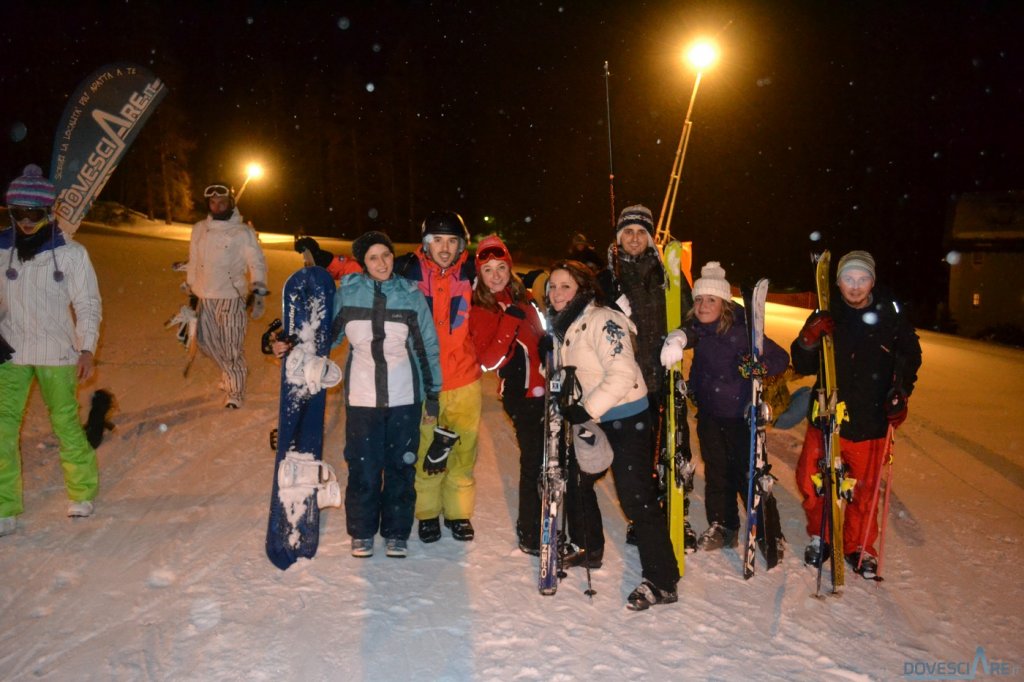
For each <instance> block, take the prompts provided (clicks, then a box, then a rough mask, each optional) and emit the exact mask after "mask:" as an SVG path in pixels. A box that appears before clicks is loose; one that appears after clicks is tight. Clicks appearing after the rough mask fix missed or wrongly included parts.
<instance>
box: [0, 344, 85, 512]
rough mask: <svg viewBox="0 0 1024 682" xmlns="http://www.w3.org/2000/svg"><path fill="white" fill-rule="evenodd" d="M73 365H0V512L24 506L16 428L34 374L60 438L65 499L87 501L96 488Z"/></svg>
mask: <svg viewBox="0 0 1024 682" xmlns="http://www.w3.org/2000/svg"><path fill="white" fill-rule="evenodd" d="M76 373H77V368H76V367H75V366H74V365H63V366H42V365H14V364H11V363H10V362H5V363H3V364H2V365H0V516H17V515H18V514H21V513H22V512H23V511H24V510H25V507H24V503H23V501H22V483H21V456H20V453H19V448H18V444H19V440H20V438H19V432H20V431H21V420H22V418H23V417H24V415H25V405H26V403H27V402H28V392H29V388H30V387H31V386H32V379H33V377H34V378H35V379H36V380H37V381H38V382H39V392H40V394H41V395H42V397H43V402H44V403H46V408H47V410H49V413H50V424H51V425H52V426H53V432H54V434H56V436H57V439H58V440H59V441H60V463H61V469H62V470H63V472H64V486H65V487H66V488H67V491H68V498H69V499H71V500H74V501H76V502H80V501H83V500H92V499H93V498H95V497H96V491H97V489H98V488H99V467H98V465H97V463H96V452H95V451H94V450H93V449H92V447H91V446H90V445H89V441H88V440H86V437H85V430H84V429H82V424H81V422H80V421H79V420H78V398H77V397H76V395H75V394H76V390H77V388H78V380H77V377H76Z"/></svg>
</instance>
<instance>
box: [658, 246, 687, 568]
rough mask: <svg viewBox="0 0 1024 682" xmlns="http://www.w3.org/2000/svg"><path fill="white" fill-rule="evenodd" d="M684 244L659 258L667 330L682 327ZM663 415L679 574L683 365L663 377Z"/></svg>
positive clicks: (683, 504)
mask: <svg viewBox="0 0 1024 682" xmlns="http://www.w3.org/2000/svg"><path fill="white" fill-rule="evenodd" d="M682 256H683V244H682V243H681V242H678V241H675V240H672V241H670V242H669V243H668V244H666V245H665V249H664V252H663V255H662V258H663V262H664V264H665V273H666V275H667V276H668V286H667V287H665V317H666V322H667V328H668V330H670V331H671V330H673V329H678V328H679V326H680V325H681V324H682V321H683V320H682V317H683V315H682V300H683V299H682V282H683V270H682ZM665 379H666V381H665V393H666V395H665V412H664V415H665V417H664V419H663V420H662V421H663V429H662V434H663V436H662V444H663V447H662V448H661V449H662V452H663V454H662V458H663V464H664V466H665V468H666V470H667V484H666V488H667V491H666V493H667V494H666V503H665V504H666V507H667V509H666V512H667V514H668V534H669V539H670V540H671V541H672V550H673V552H674V554H675V557H676V563H678V564H679V574H680V575H682V574H683V573H684V571H685V569H686V533H685V531H686V512H687V509H686V506H687V504H686V490H687V488H690V489H692V487H693V463H692V459H693V453H692V451H691V450H690V424H689V422H688V421H687V420H686V389H685V382H684V380H683V366H682V363H681V362H680V363H676V365H675V366H674V367H673V368H672V369H670V370H668V372H667V376H666V377H665Z"/></svg>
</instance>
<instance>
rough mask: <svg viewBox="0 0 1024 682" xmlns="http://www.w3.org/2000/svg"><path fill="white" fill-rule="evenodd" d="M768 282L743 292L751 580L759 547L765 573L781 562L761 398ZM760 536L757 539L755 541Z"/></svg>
mask: <svg viewBox="0 0 1024 682" xmlns="http://www.w3.org/2000/svg"><path fill="white" fill-rule="evenodd" d="M767 296H768V280H766V279H762V280H759V281H758V282H757V284H755V285H754V288H753V290H746V291H744V292H743V303H744V307H745V308H746V313H747V330H748V332H749V335H750V336H749V339H750V363H749V367H750V368H751V371H750V372H749V374H750V384H751V389H750V407H749V408H748V421H749V424H750V465H749V470H748V474H747V528H746V534H745V536H744V537H745V543H744V548H743V578H744V579H746V580H749V579H750V578H752V577H753V576H754V566H755V561H754V560H755V554H756V552H757V546H758V544H761V546H762V551H763V553H764V558H765V564H766V566H767V569H768V570H771V569H773V568H775V567H776V566H777V565H778V564H779V559H780V558H781V543H782V523H781V520H780V518H779V507H778V504H777V502H776V500H775V496H774V495H773V494H772V486H773V484H774V482H775V477H774V476H773V475H772V473H771V465H770V464H768V438H767V432H766V429H767V425H768V423H769V422H770V421H771V415H770V409H769V407H768V404H767V402H765V397H764V382H763V380H764V376H763V372H761V371H758V370H759V369H760V368H761V367H763V365H762V363H761V358H762V356H763V355H764V320H765V312H764V307H765V300H766V298H767ZM759 536H760V537H759Z"/></svg>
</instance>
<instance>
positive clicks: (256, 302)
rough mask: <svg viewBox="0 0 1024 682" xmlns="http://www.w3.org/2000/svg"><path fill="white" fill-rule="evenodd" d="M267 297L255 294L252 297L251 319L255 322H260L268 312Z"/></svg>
mask: <svg viewBox="0 0 1024 682" xmlns="http://www.w3.org/2000/svg"><path fill="white" fill-rule="evenodd" d="M266 298H267V297H266V296H260V295H259V294H255V295H253V297H252V310H251V311H250V312H249V315H250V317H252V319H254V320H258V319H260V318H261V317H263V313H264V312H266V310H267V304H266Z"/></svg>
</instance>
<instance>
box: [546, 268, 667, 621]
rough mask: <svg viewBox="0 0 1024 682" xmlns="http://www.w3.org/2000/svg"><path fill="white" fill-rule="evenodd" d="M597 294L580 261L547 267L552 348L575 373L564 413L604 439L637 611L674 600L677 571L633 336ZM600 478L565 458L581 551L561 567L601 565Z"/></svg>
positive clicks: (631, 601) (631, 602) (573, 532)
mask: <svg viewBox="0 0 1024 682" xmlns="http://www.w3.org/2000/svg"><path fill="white" fill-rule="evenodd" d="M599 292H600V289H599V287H598V284H597V280H596V279H595V278H594V275H593V274H592V272H591V270H590V269H589V268H587V267H586V266H585V265H583V264H582V263H579V262H577V261H572V260H569V261H560V262H558V263H556V264H555V265H554V266H553V267H552V269H551V275H550V277H549V279H548V294H547V299H548V308H549V314H550V315H551V329H552V331H553V333H554V336H555V339H554V342H555V344H556V346H555V347H556V350H557V351H558V352H559V357H560V359H561V364H562V367H565V368H569V367H573V368H575V375H576V378H577V379H578V381H579V390H578V391H575V390H573V388H574V387H573V386H563V393H565V392H566V391H567V390H568V395H570V396H572V398H570V400H569V404H568V405H565V406H564V407H563V414H564V417H565V419H566V421H568V422H571V423H573V424H580V423H583V422H585V421H587V420H591V419H592V420H594V421H595V422H597V424H598V425H599V426H600V428H601V430H602V431H603V432H604V434H605V435H606V436H607V437H608V442H609V443H610V445H611V448H612V452H613V453H614V458H613V461H612V465H611V470H612V475H613V477H614V480H615V492H616V494H617V495H618V497H619V504H620V505H621V506H622V510H623V512H625V514H626V516H627V518H629V519H631V520H632V521H633V523H634V526H635V529H636V539H637V548H638V549H639V550H640V564H641V567H642V569H643V582H642V583H641V584H640V586H639V587H637V588H636V589H635V590H633V592H632V593H631V594H630V595H629V598H628V603H627V606H628V607H629V608H630V609H633V610H642V609H646V608H648V607H650V606H651V605H653V604H670V603H672V602H675V601H676V599H677V595H676V583H677V582H678V581H679V566H678V565H677V564H676V560H675V555H674V554H673V552H672V543H671V541H670V540H669V536H668V526H667V524H666V523H665V517H664V514H663V513H662V512H661V510H660V508H659V505H658V499H657V496H658V493H657V488H656V485H655V481H654V477H653V476H652V475H651V473H652V472H651V463H650V461H649V455H650V452H651V448H652V445H651V437H652V428H651V426H652V425H651V423H650V413H649V411H648V408H647V386H646V385H645V384H644V380H643V376H642V375H641V373H640V367H639V365H638V364H637V362H636V360H635V359H634V355H633V342H632V339H631V334H632V333H634V331H635V330H634V327H633V324H632V323H631V322H630V321H629V318H627V317H626V316H625V315H623V314H622V313H620V312H618V311H616V310H613V309H611V308H607V307H605V306H604V305H602V304H601V302H600V299H599ZM566 383H568V382H566ZM602 475H603V473H602V474H597V475H590V474H585V473H582V472H580V471H579V468H578V466H577V465H576V462H575V458H571V457H570V465H569V476H568V478H569V481H568V489H567V491H566V495H567V496H569V499H571V500H573V501H574V502H575V501H577V498H576V497H575V496H576V495H579V496H580V498H579V502H580V504H578V505H569V511H570V518H569V531H570V536H571V537H572V538H573V540H575V541H577V542H579V541H582V540H583V538H584V537H585V538H586V544H587V545H588V547H587V548H586V551H585V550H582V549H580V548H577V547H575V546H570V548H569V551H568V553H567V555H566V556H565V558H564V559H563V565H568V566H578V565H583V564H588V565H589V566H590V567H591V568H597V567H599V566H600V565H601V562H602V560H603V556H604V532H603V528H602V523H601V511H600V509H599V508H598V506H597V496H596V495H595V494H594V483H595V482H596V481H597V480H598V479H599V478H600V477H601V476H602ZM574 506H575V507H577V509H576V510H575V513H573V512H574V510H573V507H574ZM584 529H585V532H584Z"/></svg>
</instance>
